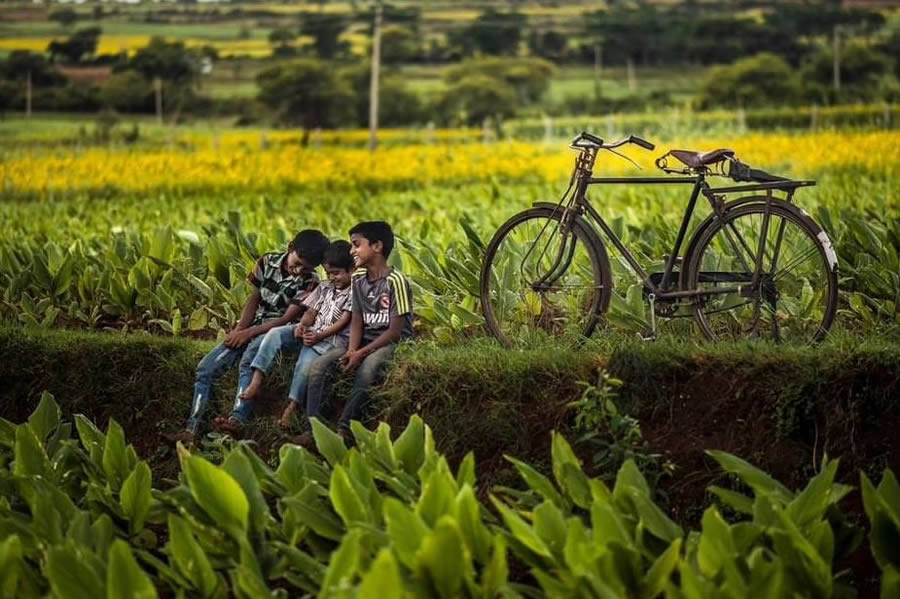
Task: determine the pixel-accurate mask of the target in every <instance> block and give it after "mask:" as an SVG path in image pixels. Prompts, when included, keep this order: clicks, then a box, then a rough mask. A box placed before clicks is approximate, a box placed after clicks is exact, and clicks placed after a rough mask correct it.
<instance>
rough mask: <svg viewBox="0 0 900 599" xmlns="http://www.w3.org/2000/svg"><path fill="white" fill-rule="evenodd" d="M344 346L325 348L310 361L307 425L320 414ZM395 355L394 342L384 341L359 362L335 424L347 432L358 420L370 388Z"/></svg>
mask: <svg viewBox="0 0 900 599" xmlns="http://www.w3.org/2000/svg"><path fill="white" fill-rule="evenodd" d="M346 351H347V350H345V349H343V348H335V349H333V350H330V351H327V352H325V353H324V354H322V356H321V357H320V358H319V359H318V360H316V361H315V362H313V364H312V366H311V367H310V369H309V386H308V388H307V390H306V423H305V427H306V428H307V429H309V428H310V424H309V419H310V418H319V419H321V418H322V401H323V399H324V398H325V396H326V394H327V393H328V386H329V385H328V383H329V380H330V378H331V375H332V374H333V373H334V372H335V371H337V367H338V360H339V359H340V358H341V356H343V355H344V353H346ZM393 355H394V345H393V344H392V345H386V346H385V347H381V348H379V349H376V350H375V351H374V352H372V353H371V354H369V355H368V356H366V357H365V358H363V361H362V363H361V364H360V365H359V366H358V367H357V369H356V372H354V373H353V389H352V390H351V391H350V397H349V398H348V399H347V403H346V404H344V411H343V412H342V413H341V417H340V419H339V420H338V428H339V429H341V430H343V431H345V432H349V431H350V423H351V422H352V421H353V420H361V419H362V416H363V414H364V413H365V410H366V408H367V407H368V406H369V404H370V403H371V401H372V396H371V389H372V387H373V386H374V385H375V384H376V383H377V382H378V380H379V378H380V377H381V375H382V374H383V372H384V370H385V368H386V367H387V366H388V365H389V364H390V360H391V358H392V357H393Z"/></svg>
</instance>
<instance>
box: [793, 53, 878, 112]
mask: <svg viewBox="0 0 900 599" xmlns="http://www.w3.org/2000/svg"><path fill="white" fill-rule="evenodd" d="M833 56H834V55H833V54H832V51H831V50H830V49H827V50H823V51H821V52H819V53H818V54H817V55H815V56H814V57H813V58H812V60H810V62H809V63H808V64H807V65H806V66H805V67H804V68H803V71H802V78H803V82H804V84H806V86H807V93H808V94H809V95H811V96H813V97H815V98H816V99H818V100H820V101H823V102H826V103H832V102H840V101H863V102H867V101H871V100H875V99H877V98H878V96H879V91H880V88H881V86H882V83H883V81H884V79H885V78H886V77H888V76H890V75H891V74H892V71H893V68H894V64H893V62H892V60H891V58H890V57H889V56H886V55H884V54H882V53H881V52H878V51H877V50H873V49H871V48H869V47H867V46H864V45H862V44H859V43H851V44H847V45H846V46H845V47H844V48H842V49H841V51H840V59H841V60H840V69H841V90H840V93H839V94H837V93H835V90H834V89H833V78H834V58H833Z"/></svg>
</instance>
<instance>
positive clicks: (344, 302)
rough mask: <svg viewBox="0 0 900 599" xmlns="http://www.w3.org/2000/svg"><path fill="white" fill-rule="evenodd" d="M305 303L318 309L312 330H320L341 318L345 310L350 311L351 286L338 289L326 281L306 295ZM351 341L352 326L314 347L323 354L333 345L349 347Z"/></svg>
mask: <svg viewBox="0 0 900 599" xmlns="http://www.w3.org/2000/svg"><path fill="white" fill-rule="evenodd" d="M303 303H304V304H305V305H306V306H307V307H309V308H311V309H313V310H315V311H316V320H315V322H314V323H313V325H312V327H311V328H310V330H312V331H315V332H319V331H321V330H323V329H327V328H328V327H330V326H331V325H333V324H334V323H335V322H337V321H338V320H340V318H341V316H343V315H344V312H349V311H350V287H345V288H344V289H338V288H337V287H335V286H334V285H332V284H331V282H330V281H324V282H323V283H322V284H321V285H319V286H318V287H316V290H315V291H313V292H312V293H310V294H309V295H307V296H306V299H304V300H303ZM349 341H350V327H344V329H343V330H342V331H340V332H339V333H337V334H335V335H332V336H331V337H327V338H326V339H322V340H321V341H319V342H318V343H316V344H315V345H314V346H313V349H315V350H316V351H317V352H319V353H320V354H321V353H324V352H326V351H328V350H329V349H331V348H333V347H347V343H348V342H349Z"/></svg>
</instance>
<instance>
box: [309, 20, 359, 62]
mask: <svg viewBox="0 0 900 599" xmlns="http://www.w3.org/2000/svg"><path fill="white" fill-rule="evenodd" d="M348 25H349V21H348V20H347V19H346V18H345V17H344V16H342V15H339V14H333V13H306V14H304V15H303V21H302V23H301V25H300V33H301V34H303V35H308V36H310V37H312V38H313V49H314V50H315V53H316V55H317V56H318V57H319V58H321V59H323V60H331V59H332V58H335V57H336V56H337V55H338V54H340V53H341V52H342V51H344V50H346V48H347V45H346V44H344V43H342V42H341V40H340V36H341V34H342V33H343V32H344V30H345V29H346V28H347V26H348Z"/></svg>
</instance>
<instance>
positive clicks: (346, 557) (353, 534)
mask: <svg viewBox="0 0 900 599" xmlns="http://www.w3.org/2000/svg"><path fill="white" fill-rule="evenodd" d="M362 538H363V533H362V532H361V531H360V530H359V529H354V530H351V531H350V532H348V533H347V534H346V535H345V536H344V540H343V541H341V544H340V546H338V548H337V549H335V550H334V552H333V553H332V554H331V557H330V558H329V559H328V570H326V572H325V578H324V580H322V588H321V593H322V594H327V593H329V592H333V591H335V590H338V589H339V588H340V587H342V586H345V585H348V584H350V583H351V582H352V581H353V579H354V578H355V577H356V574H357V572H358V570H359V565H360V563H359V561H360V543H361V541H362Z"/></svg>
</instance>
